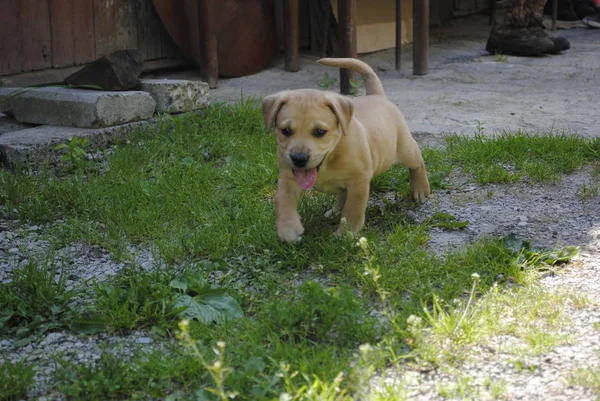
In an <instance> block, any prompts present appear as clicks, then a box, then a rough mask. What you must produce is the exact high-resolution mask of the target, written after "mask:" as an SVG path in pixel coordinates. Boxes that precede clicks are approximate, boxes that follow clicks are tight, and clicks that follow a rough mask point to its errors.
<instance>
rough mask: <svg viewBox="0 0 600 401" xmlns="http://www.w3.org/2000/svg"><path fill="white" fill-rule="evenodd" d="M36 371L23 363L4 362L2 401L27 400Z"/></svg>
mask: <svg viewBox="0 0 600 401" xmlns="http://www.w3.org/2000/svg"><path fill="white" fill-rule="evenodd" d="M34 376H35V369H34V367H33V366H31V365H29V366H28V365H26V364H25V363H23V362H18V363H12V362H9V361H3V362H2V364H0V400H18V399H23V398H26V396H27V389H28V388H29V387H30V386H31V385H32V384H33V383H34V381H35V379H34Z"/></svg>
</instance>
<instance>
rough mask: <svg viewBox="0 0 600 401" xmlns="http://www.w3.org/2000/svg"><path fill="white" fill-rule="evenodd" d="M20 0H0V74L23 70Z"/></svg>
mask: <svg viewBox="0 0 600 401" xmlns="http://www.w3.org/2000/svg"><path fill="white" fill-rule="evenodd" d="M18 1H19V0H0V10H2V12H0V38H2V40H0V75H7V74H15V73H18V72H21V68H22V66H23V63H22V57H21V49H22V46H21V24H20V18H19V7H18V6H17V2H18Z"/></svg>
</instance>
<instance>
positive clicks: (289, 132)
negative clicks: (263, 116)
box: [281, 127, 292, 136]
mask: <svg viewBox="0 0 600 401" xmlns="http://www.w3.org/2000/svg"><path fill="white" fill-rule="evenodd" d="M281 133H282V134H283V136H290V135H292V130H291V129H290V128H287V127H286V128H282V129H281Z"/></svg>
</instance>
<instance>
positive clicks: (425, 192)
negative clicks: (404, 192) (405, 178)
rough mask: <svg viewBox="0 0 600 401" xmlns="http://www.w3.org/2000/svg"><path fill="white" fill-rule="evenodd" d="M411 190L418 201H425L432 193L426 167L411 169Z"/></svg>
mask: <svg viewBox="0 0 600 401" xmlns="http://www.w3.org/2000/svg"><path fill="white" fill-rule="evenodd" d="M409 171H410V192H411V193H412V196H413V199H414V200H415V202H417V203H423V202H425V201H426V200H427V197H428V196H429V195H430V194H431V189H430V186H429V180H428V179H427V172H426V171H425V167H420V168H417V169H410V170H409Z"/></svg>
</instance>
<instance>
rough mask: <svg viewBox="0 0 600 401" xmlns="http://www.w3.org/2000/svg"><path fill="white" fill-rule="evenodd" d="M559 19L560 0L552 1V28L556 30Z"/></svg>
mask: <svg viewBox="0 0 600 401" xmlns="http://www.w3.org/2000/svg"><path fill="white" fill-rule="evenodd" d="M557 19H558V0H553V1H552V30H553V31H556V20H557Z"/></svg>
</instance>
